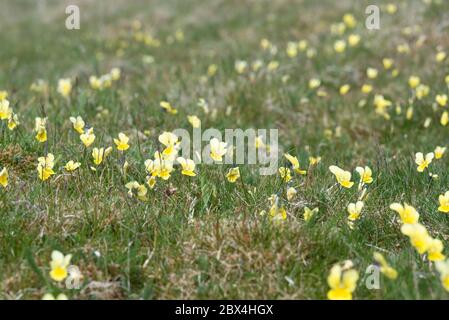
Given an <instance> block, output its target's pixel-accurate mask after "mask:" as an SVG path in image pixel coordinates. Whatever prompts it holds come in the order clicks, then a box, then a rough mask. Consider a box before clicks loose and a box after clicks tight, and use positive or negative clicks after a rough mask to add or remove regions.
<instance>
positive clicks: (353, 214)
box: [348, 201, 363, 221]
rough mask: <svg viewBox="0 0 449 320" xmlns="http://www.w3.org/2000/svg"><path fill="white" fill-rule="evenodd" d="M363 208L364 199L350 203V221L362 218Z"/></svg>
mask: <svg viewBox="0 0 449 320" xmlns="http://www.w3.org/2000/svg"><path fill="white" fill-rule="evenodd" d="M362 209H363V202H362V201H357V202H356V203H350V204H349V205H348V213H349V216H348V220H349V221H355V220H358V219H359V218H360V213H361V212H362Z"/></svg>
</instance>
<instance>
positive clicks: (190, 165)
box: [176, 157, 196, 177]
mask: <svg viewBox="0 0 449 320" xmlns="http://www.w3.org/2000/svg"><path fill="white" fill-rule="evenodd" d="M176 161H178V163H179V164H180V165H181V167H182V171H181V174H183V175H185V176H190V177H194V176H196V173H195V162H194V161H193V160H191V159H184V158H183V157H178V158H176Z"/></svg>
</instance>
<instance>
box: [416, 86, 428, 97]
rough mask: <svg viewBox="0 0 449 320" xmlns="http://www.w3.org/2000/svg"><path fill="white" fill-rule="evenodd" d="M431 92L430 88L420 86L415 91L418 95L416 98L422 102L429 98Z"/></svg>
mask: <svg viewBox="0 0 449 320" xmlns="http://www.w3.org/2000/svg"><path fill="white" fill-rule="evenodd" d="M429 92H430V88H429V86H426V85H423V84H420V85H419V86H418V87H417V88H416V89H415V93H416V98H417V99H418V100H421V99H422V98H424V97H427V96H428V95H429Z"/></svg>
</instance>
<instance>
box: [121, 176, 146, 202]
mask: <svg viewBox="0 0 449 320" xmlns="http://www.w3.org/2000/svg"><path fill="white" fill-rule="evenodd" d="M125 187H126V189H128V195H129V196H130V197H136V198H137V199H139V200H140V201H146V200H147V188H146V187H145V185H144V184H140V183H138V182H137V181H131V182H128V183H127V184H126V185H125Z"/></svg>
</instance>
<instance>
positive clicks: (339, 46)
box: [334, 40, 346, 53]
mask: <svg viewBox="0 0 449 320" xmlns="http://www.w3.org/2000/svg"><path fill="white" fill-rule="evenodd" d="M334 50H335V52H337V53H342V52H344V51H345V50H346V42H345V41H344V40H337V41H335V43H334Z"/></svg>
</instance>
